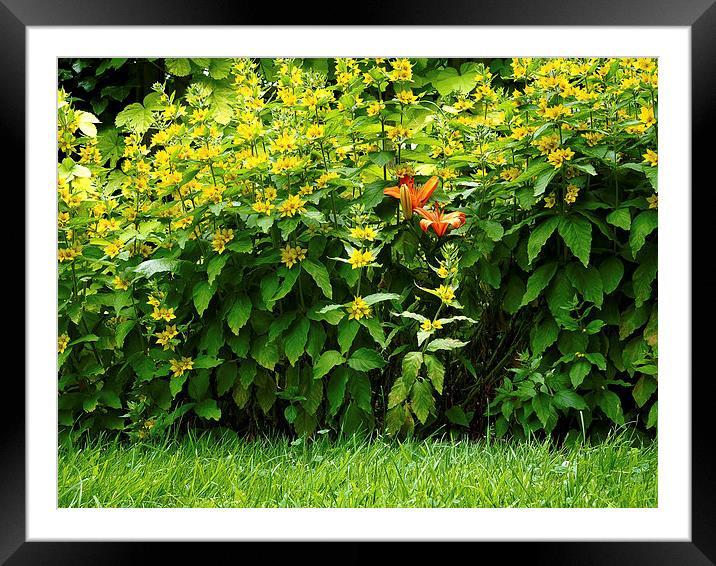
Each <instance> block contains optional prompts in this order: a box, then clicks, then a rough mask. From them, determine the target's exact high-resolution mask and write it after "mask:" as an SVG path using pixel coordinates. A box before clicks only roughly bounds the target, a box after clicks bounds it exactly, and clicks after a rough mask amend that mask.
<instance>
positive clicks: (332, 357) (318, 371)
mask: <svg viewBox="0 0 716 566" xmlns="http://www.w3.org/2000/svg"><path fill="white" fill-rule="evenodd" d="M343 362H345V359H344V358H343V356H342V355H341V353H340V352H338V351H336V350H328V351H326V352H323V354H321V355H320V357H319V358H318V360H316V363H315V365H314V366H313V379H321V378H322V377H323V376H324V375H326V374H327V373H328V372H329V371H331V370H332V369H333V368H334V367H335V366H339V365H341V364H343Z"/></svg>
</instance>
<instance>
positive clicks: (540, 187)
mask: <svg viewBox="0 0 716 566" xmlns="http://www.w3.org/2000/svg"><path fill="white" fill-rule="evenodd" d="M556 174H557V169H554V168H550V169H549V170H548V171H545V172H544V173H541V174H540V175H539V176H538V177H537V180H536V181H535V188H534V192H533V193H532V194H533V196H536V197H538V196H540V195H542V194H544V192H545V190H546V189H547V185H549V182H550V181H551V180H552V179H553V178H554V176H555V175H556Z"/></svg>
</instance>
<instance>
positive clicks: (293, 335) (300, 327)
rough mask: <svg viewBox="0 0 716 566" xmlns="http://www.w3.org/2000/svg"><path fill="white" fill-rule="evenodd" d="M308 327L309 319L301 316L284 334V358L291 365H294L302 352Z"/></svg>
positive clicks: (306, 338)
mask: <svg viewBox="0 0 716 566" xmlns="http://www.w3.org/2000/svg"><path fill="white" fill-rule="evenodd" d="M310 327H311V321H310V320H308V319H307V318H306V317H303V316H302V317H301V318H299V319H298V320H297V321H296V322H294V324H293V326H292V327H291V330H289V331H288V333H287V334H286V337H285V338H284V344H283V347H284V352H285V353H286V358H287V359H288V362H289V363H290V364H291V365H294V364H295V363H296V362H297V361H298V358H300V357H301V354H303V352H304V349H305V348H306V341H307V340H308V331H309V329H310Z"/></svg>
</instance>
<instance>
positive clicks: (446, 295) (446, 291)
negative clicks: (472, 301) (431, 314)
mask: <svg viewBox="0 0 716 566" xmlns="http://www.w3.org/2000/svg"><path fill="white" fill-rule="evenodd" d="M434 294H435V295H437V296H438V297H440V300H441V301H442V302H443V303H446V304H449V303H450V302H451V301H452V300H453V299H455V290H454V289H453V288H452V287H449V286H445V285H440V287H438V288H437V289H435V291H434Z"/></svg>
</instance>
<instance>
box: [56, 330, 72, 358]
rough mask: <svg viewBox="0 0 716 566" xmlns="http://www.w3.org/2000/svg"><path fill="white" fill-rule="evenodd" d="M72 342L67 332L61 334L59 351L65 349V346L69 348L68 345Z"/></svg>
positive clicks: (58, 344)
mask: <svg viewBox="0 0 716 566" xmlns="http://www.w3.org/2000/svg"><path fill="white" fill-rule="evenodd" d="M69 343H70V337H69V336H68V335H67V334H60V335H59V336H58V337H57V352H58V353H60V354H61V353H62V352H64V351H65V348H67V345H68V344H69Z"/></svg>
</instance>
